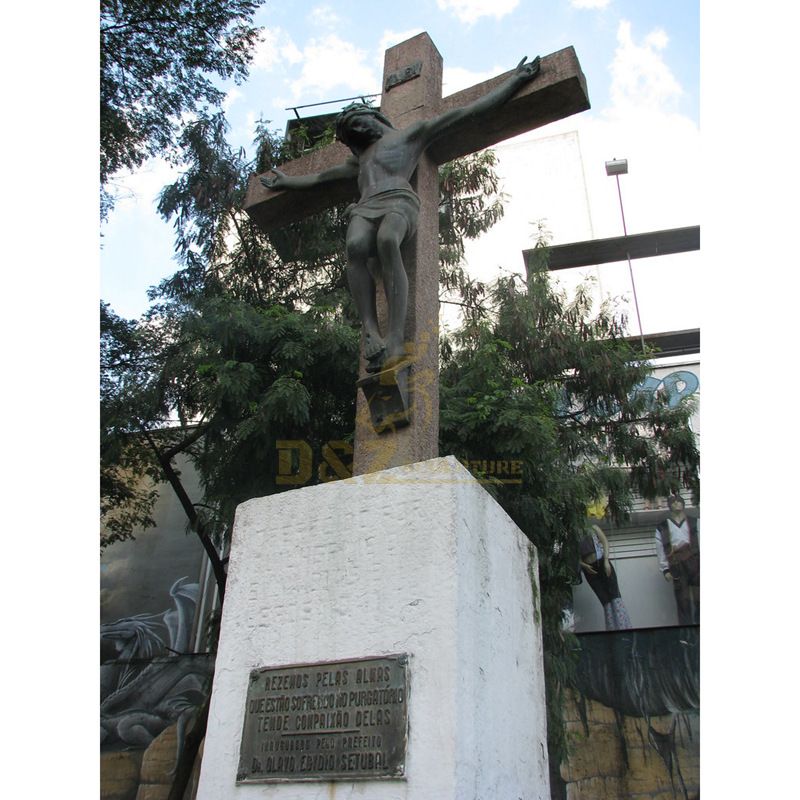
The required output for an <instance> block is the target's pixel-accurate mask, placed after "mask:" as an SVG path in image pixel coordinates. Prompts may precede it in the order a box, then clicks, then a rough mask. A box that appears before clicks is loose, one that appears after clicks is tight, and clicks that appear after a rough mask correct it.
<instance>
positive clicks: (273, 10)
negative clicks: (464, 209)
mask: <svg viewBox="0 0 800 800" xmlns="http://www.w3.org/2000/svg"><path fill="white" fill-rule="evenodd" d="M256 22H257V24H259V25H262V26H264V35H263V41H262V44H261V45H260V46H259V49H258V51H257V53H256V58H255V60H254V63H253V66H252V68H251V73H250V78H249V80H248V81H247V82H246V83H245V84H243V85H241V86H231V87H230V92H229V95H228V97H227V100H226V110H227V114H228V119H229V122H230V125H231V131H230V138H231V141H232V142H233V143H234V144H235V145H237V146H242V147H245V148H246V149H248V150H251V149H252V138H253V126H254V122H255V120H256V119H258V118H259V117H263V118H264V119H267V120H270V121H271V126H272V127H274V128H275V129H276V130H283V128H284V126H285V123H286V120H287V118H288V117H290V116H293V112H291V111H286V108H287V107H290V106H298V105H305V104H310V103H319V102H322V101H326V100H331V99H337V98H342V97H349V96H353V95H357V94H362V93H372V92H377V91H378V90H379V87H380V84H381V72H382V62H383V53H384V50H385V49H386V48H387V47H389V46H391V45H393V44H396V43H398V42H400V41H403V40H404V39H406V38H409V37H410V36H412V35H414V34H416V33H418V32H420V31H423V30H425V31H427V32H428V33H429V34H430V36H431V38H432V39H433V41H434V43H435V44H436V46H437V48H438V49H439V52H440V53H441V54H442V56H443V59H444V65H445V66H444V94H450V93H452V92H455V91H458V90H460V89H462V88H465V87H467V86H470V85H472V84H474V83H477V82H480V81H482V80H485V79H486V78H488V77H491V76H493V75H496V74H498V73H500V72H504V71H506V70H508V69H511V68H512V67H513V66H515V65H516V63H517V62H518V61H519V59H520V58H521V57H522V56H523V55H527V56H528V57H529V58H532V57H533V56H535V55H537V54H541V55H546V54H548V53H551V52H554V51H556V50H559V49H561V48H563V47H566V46H568V45H572V46H574V47H575V49H576V52H577V54H578V58H579V60H580V62H581V66H582V68H583V71H584V74H585V75H586V78H587V82H588V86H589V94H590V99H591V102H592V110H591V111H590V112H586V113H584V114H582V115H580V119H578V118H577V117H576V118H572V119H570V120H565V121H564V124H561V125H559V124H557V125H556V126H548V127H547V128H544V129H541V130H540V131H537V132H536V135H537V136H542V135H547V134H548V133H555V134H558V133H563V132H565V131H568V130H576V129H577V128H579V127H580V128H581V129H582V128H583V126H586V125H590V126H591V125H592V124H594V133H593V134H592V135H591V136H589V135H588V134H584V133H581V137H582V138H581V145H582V146H583V147H584V148H586V146H587V145H586V143H585V140H586V139H588V140H591V141H595V142H598V145H597V146H598V147H599V150H598V154H597V155H595V156H594V158H593V164H594V166H598V164H599V166H600V168H602V162H601V161H598V159H600V158H601V157H602V158H603V159H607V158H612V157H614V156H619V157H622V156H626V157H628V158H629V159H631V160H632V166H631V175H630V176H629V180H628V183H629V185H627V186H626V192H627V191H629V192H630V200H629V201H628V199H627V198H626V202H630V204H631V208H632V209H634V208H636V207H637V206H638V207H639V208H642V207H647V206H649V205H650V204H649V203H644V202H641V201H640V200H639V196H640V195H641V194H642V193H644V192H645V191H646V189H645V186H646V185H647V180H648V179H649V181H650V186H651V187H652V186H653V183H655V184H656V185H659V180H660V179H659V178H658V175H655V177H654V174H653V173H651V172H648V171H647V170H643V164H644V163H646V161H647V160H648V155H647V154H645V155H644V156H640V155H639V150H641V147H639V149H638V150H635V156H634V154H632V153H631V152H630V149H629V150H628V151H627V152H625V153H623V152H621V150H620V151H619V152H607V153H605V150H604V149H603V148H604V147H605V149H608V148H609V147H612V146H614V145H616V146H618V147H619V148H621V149H623V150H624V149H625V144H626V142H625V137H619V136H616V135H615V133H614V132H615V131H619V130H623V129H627V130H628V132H629V134H631V133H632V132H634V131H635V134H636V140H637V141H638V142H639V143H640V144H641V143H643V142H650V143H651V145H652V146H651V147H650V150H649V153H650V154H652V162H653V163H654V164H656V163H657V162H658V160H659V157H660V155H659V154H660V153H663V152H664V150H665V149H670V150H673V151H674V150H676V149H681V148H682V149H683V150H685V151H687V158H689V159H691V160H692V161H694V160H695V159H696V158H697V153H698V147H699V135H698V134H699V131H698V123H699V9H698V3H697V2H696V0H676V2H672V3H665V2H652V1H651V0H646V1H645V2H641V1H640V2H630V1H628V0H540V1H537V2H531V1H530V0H422V2H414V3H405V4H402V3H394V4H384V3H374V2H372V3H368V2H364V1H363V0H350V1H349V2H342V0H332V1H331V2H313V1H310V0H295V1H294V2H292V3H284V2H268V3H267V4H265V6H264V7H263V8H262V9H261V10H260V11H259V13H258V16H257V19H256ZM336 108H337V107H336V106H335V105H334V106H330V107H325V108H324V109H320V110H326V111H327V110H330V111H333V110H336ZM301 113H315V111H314V110H312V111H310V112H301ZM634 118H635V123H634V122H629V120H631V119H634ZM673 129H674V130H676V131H677V133H675V134H674V135H673V136H672V137H671V140H670V143H669V145H665V146H664V147H660V145H659V143H660V142H663V141H665V140H666V138H667V137H669V136H670V131H671V130H673ZM598 131H602V133H600V134H598ZM600 142H602V144H599V143H600ZM606 142H608V143H607V144H606ZM590 149H591V148H590ZM601 150H603V152H604V153H605V155H602V156H601V155H600V151H601ZM688 151H690V152H688ZM586 157H587V155H586V153H585V152H584V158H586ZM671 157H672V158H673V159H675V158H677V157H678V154H677V153H674V152H673V153H672V156H671ZM634 158H636V161H635V160H633V159H634ZM661 160H662V163H663V158H662V159H661ZM637 161H638V164H637ZM594 162H597V163H594ZM634 164H636V166H638V177H637V170H635V169H634ZM666 172H667V173H669V172H671V170H669V169H667V170H666ZM672 172H674V171H672ZM171 175H174V173H171V172H170V170H169V168H168V167H167V166H166V165H165V164H164V163H163V162H160V161H158V160H154V161H152V162H149V163H148V164H147V165H145V167H144V168H143V169H142V170H140V171H139V172H138V173H137V174H135V175H132V176H120V177H119V186H120V190H121V196H122V199H121V200H120V201H119V203H118V206H117V208H116V209H115V211H114V212H112V215H111V218H110V221H109V222H108V223H107V224H105V225H104V226H103V228H102V233H103V239H102V250H101V256H100V258H101V296H102V298H103V299H104V300H107V301H109V302H110V303H111V305H112V307H113V308H114V309H115V310H116V311H117V312H118V313H120V314H123V315H124V316H128V317H135V316H138V315H139V314H140V313H141V312H142V311H143V310H144V309H145V308H146V306H147V300H146V290H147V288H148V287H149V286H150V285H153V284H155V283H157V282H158V281H159V280H160V279H161V278H163V277H165V276H167V275H169V274H171V273H172V272H173V271H174V269H175V268H176V264H175V262H174V261H173V260H172V231H171V227H170V225H169V224H167V223H164V222H163V221H161V220H160V219H159V218H158V217H157V215H156V213H155V210H154V209H155V198H156V196H157V194H158V192H159V190H160V189H161V188H162V187H163V186H164V185H165V184H166V183H167V182H169V180H170V179H171ZM637 180H638V182H639V184H640V185H641V187H642V188H641V189H637ZM532 181H535V176H532ZM598 186H600V187H601V188H600V189H599V191H603V190H604V189H608V188H610V187H608V186H605V187H603V186H602V185H601V184H598ZM683 189H684V187H682V186H678V185H675V186H670V187H668V190H666V189H664V187H663V186H662V188H661V191H660V192H659V203H658V206H659V207H668V206H669V199H670V197H672V196H673V195H675V194H676V193H678V192H680V191H681V190H683ZM684 193H685V191H684ZM513 199H514V198H512V200H513ZM517 199H519V201H520V202H522V200H521V199H520V198H517ZM606 199H607V198H600V200H599V201H594V200H593V208H594V205H598V207H602V206H604V205H605V206H607V207H608V209H609V212H608V213H609V221H608V223H607V225H605V226H604V225H602V224H600V225H599V231H598V230H595V229H596V228H598V225H597V224H594V225H593V226H592V233H593V235H595V236H600V235H615V234H617V233H619V232H620V231H618V230H617V229H616V228H617V227H618V226H619V212H618V209H614V205H613V203H612V202H606ZM611 200H612V201H614V202H616V195H614V196H613V197H611ZM673 205H674V204H673ZM594 213H595V215H596V214H597V213H600V215H601V216H602V211H600V212H594ZM631 213H634V212H631ZM542 214H543V215H544V216H547V209H546V208H545V209H544V211H543V212H542ZM634 215H635V213H634ZM686 215H687V219H686V221H684V222H681V223H680V224H696V223H697V218H696V215H694V217H692V218H688V217H689V216H691V215H690V212H689V211H688V210H687V211H686ZM652 217H653V218H654V222H653V223H650V221H649V219H647V220H645V219H643V220H642V221H641V223H642V224H641V225H640V226H639V228H638V230H644V229H646V225H651V227H668V226H669V224H670V223H669V222H666V223H664V224H660V221H661V220H659V213H658V211H657V209H653V214H652ZM661 218H662V219H663V215H661ZM629 228H630V229H631V230H635V226H633V227H632V226H631V225H629ZM523 246H526V245H525V243H523ZM527 246H529V245H527ZM507 260H508V261H514V260H516V255H514V256H509V258H508V259H507ZM506 266H510V265H509V264H507V265H506ZM514 266H515V267H516V264H514ZM482 277H490V275H486V276H482Z"/></svg>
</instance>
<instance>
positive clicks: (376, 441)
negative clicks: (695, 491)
mask: <svg viewBox="0 0 800 800" xmlns="http://www.w3.org/2000/svg"><path fill="white" fill-rule="evenodd" d="M517 73H520V74H517ZM534 77H535V80H533V78H534ZM498 92H500V93H501V94H500V96H499V97H498V94H497V93H498ZM498 100H499V102H498ZM487 101H488V102H487ZM587 108H589V98H588V95H587V91H586V82H585V79H584V77H583V73H582V72H581V68H580V64H579V63H578V59H577V56H576V55H575V51H574V50H573V49H572V48H571V47H567V48H564V49H563V50H559V51H558V52H556V53H551V54H550V55H547V56H543V57H542V58H541V61H539V60H538V59H537V61H533V62H530V63H527V62H526V61H525V60H523V62H522V63H521V64H520V66H519V68H518V69H517V70H511V71H510V72H507V73H505V74H503V75H498V76H495V77H494V78H490V79H489V80H487V81H484V82H483V83H480V84H477V85H475V86H471V87H469V88H467V89H464V90H462V91H460V92H456V93H454V94H451V95H448V96H446V97H443V96H442V57H441V55H440V54H439V52H438V50H437V49H436V47H435V45H434V44H433V42H432V41H431V39H430V37H429V36H428V35H427V34H426V33H421V34H419V35H417V36H414V37H413V38H411V39H408V40H407V41H405V42H401V43H400V44H398V45H395V46H394V47H391V48H389V49H388V50H387V51H386V55H385V62H384V76H383V93H382V95H381V103H380V110H379V111H378V109H370V110H369V111H367V110H366V109H364V108H363V106H362V107H361V108H360V109H358V110H360V111H361V112H362V113H352V112H356V111H357V108H349V109H346V110H345V111H347V112H351V113H346V114H345V113H343V115H342V116H341V118H340V123H341V124H340V139H341V141H336V142H333V143H331V144H330V145H327V146H326V147H324V148H321V149H319V150H315V151H312V152H310V153H307V154H305V155H303V156H302V157H301V158H297V159H295V160H293V161H289V162H287V163H285V164H282V165H280V173H279V172H273V173H272V174H266V175H259V176H256V175H253V176H252V177H251V179H250V183H249V185H248V190H247V198H246V200H245V208H246V210H247V213H248V214H249V215H250V217H251V218H252V219H253V221H254V222H255V223H256V224H258V225H259V226H260V227H261V228H262V229H263V230H265V231H272V230H275V229H277V228H280V227H282V226H284V225H287V224H290V223H292V222H295V221H297V220H300V219H303V218H305V217H307V216H309V215H310V214H314V213H317V212H319V211H322V210H324V209H326V208H329V207H330V206H332V205H334V204H335V203H341V202H352V201H353V200H357V202H356V203H354V204H353V205H352V206H351V207H350V220H349V223H350V230H349V234H348V242H347V246H348V255H349V258H348V260H349V261H351V266H350V268H349V272H350V274H349V276H348V277H349V282H350V285H351V289H352V291H353V294H354V295H355V297H356V302H357V303H358V308H359V312H360V314H361V317H362V320H363V321H364V325H363V328H364V353H363V359H364V360H363V370H364V371H365V372H366V373H367V374H366V377H363V378H361V379H360V380H359V381H358V386H359V390H358V392H357V400H356V432H355V442H354V453H353V473H354V474H355V475H361V474H366V473H372V472H378V471H381V470H385V469H388V468H391V467H394V466H400V465H401V464H409V463H413V462H415V461H424V460H426V459H429V458H435V457H436V456H437V455H438V454H439V450H438V432H439V385H438V370H439V238H438V229H439V213H438V212H439V208H438V200H439V181H438V171H437V170H438V165H439V164H443V163H445V162H446V161H451V160H452V159H454V158H459V157H461V156H465V155H467V154H468V153H473V152H475V151H477V150H482V149H483V148H485V147H490V146H491V145H493V144H497V143H498V142H501V141H503V140H504V139H508V138H509V137H511V136H516V135H518V134H520V133H523V132H525V131H529V130H532V129H534V128H538V127H541V126H542V125H546V124H547V123H549V122H554V121H555V120H558V119H563V118H564V117H567V116H569V115H571V114H575V113H578V112H580V111H584V110H585V109H587ZM482 109H483V111H482ZM354 127H355V128H360V129H361V130H360V131H358V132H355V131H353V128H354ZM351 132H353V136H352V138H351ZM377 134H380V135H378V137H377V139H376V140H375V141H374V142H371V143H370V137H371V136H376V135H377ZM345 141H346V144H345ZM348 148H350V149H348ZM415 167H416V169H415ZM281 174H282V175H283V177H282V178H281ZM276 176H277V177H276ZM320 176H326V178H327V180H324V181H322V182H321V181H320ZM281 181H284V182H283V183H281ZM291 186H295V187H303V186H305V187H306V189H310V191H303V190H301V191H297V190H296V189H293V188H290V187H291ZM409 189H410V190H411V191H409ZM386 192H391V194H384V193H386ZM414 195H416V196H417V197H419V214H418V215H417V210H416V209H417V203H416V200H415V198H414ZM390 212H391V213H390ZM381 231H383V232H381ZM384 239H386V240H388V241H384ZM399 243H401V244H402V248H401V250H400V255H398V244H399ZM379 248H382V249H383V248H385V249H386V250H387V251H389V250H391V253H390V254H389V255H388V256H387V258H386V259H382V258H381V259H379V257H378V250H379ZM366 254H369V255H368V256H367V255H366ZM382 260H385V263H386V264H388V265H389V267H388V268H387V267H386V266H384V267H383V269H382V271H383V275H381V276H380V280H381V282H383V283H384V292H376V289H375V284H376V281H375V277H377V276H378V273H379V272H381V263H380V262H381V261H382ZM395 275H396V276H397V279H396V280H394V283H393V284H392V281H393V278H394V277H395ZM406 281H407V284H406ZM406 286H407V288H406ZM384 294H385V295H386V297H387V298H388V302H386V300H385V298H384ZM376 295H377V296H376ZM359 298H361V299H359ZM376 306H377V315H376V314H375V308H376ZM391 306H394V308H393V309H392V307H391ZM403 318H405V325H404V329H403V324H402V319H403ZM376 319H377V321H378V323H379V324H380V327H378V325H376V324H375V320H376ZM367 320H369V322H367ZM381 331H383V332H384V333H383V335H382V334H381ZM404 357H405V358H407V360H403V359H404ZM398 358H399V359H401V363H400V364H399V365H395V366H393V365H392V364H393V362H394V361H395V360H396V359H398ZM381 367H383V371H382V372H372V370H374V369H378V370H380V369H381ZM389 395H392V396H393V397H394V400H397V399H398V397H400V399H401V400H402V402H401V403H400V407H401V411H400V413H399V414H395V413H394V409H395V408H397V407H398V406H397V405H396V404H395V405H392V404H390V403H388V402H387V403H385V404H384V399H385V398H386V397H387V396H389ZM393 402H394V401H393ZM376 422H378V423H379V424H377V425H376ZM404 423H405V424H404ZM387 431H391V435H387Z"/></svg>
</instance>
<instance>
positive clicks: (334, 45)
mask: <svg viewBox="0 0 800 800" xmlns="http://www.w3.org/2000/svg"><path fill="white" fill-rule="evenodd" d="M366 59H367V53H366V52H365V51H363V50H359V49H357V48H356V47H355V45H353V44H352V43H351V42H345V41H344V40H343V39H340V38H339V37H338V36H336V34H328V35H327V36H324V37H322V38H320V39H311V40H310V41H309V42H308V44H306V46H305V47H304V48H303V53H302V62H303V67H302V71H301V73H300V77H299V78H298V79H297V80H296V81H293V82H292V83H291V86H290V88H291V92H292V97H293V102H297V101H298V100H301V99H303V100H309V99H312V98H313V99H315V100H325V99H327V97H326V95H327V94H329V93H330V91H331V90H332V89H334V88H335V87H342V88H344V89H347V90H350V91H353V92H373V91H376V90H378V89H380V85H381V79H380V75H379V73H378V72H377V71H376V70H375V69H374V68H373V67H371V66H369V65H368V64H367V63H366Z"/></svg>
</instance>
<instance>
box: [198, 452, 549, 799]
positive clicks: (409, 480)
mask: <svg viewBox="0 0 800 800" xmlns="http://www.w3.org/2000/svg"><path fill="white" fill-rule="evenodd" d="M536 572H537V570H536V551H535V549H534V548H533V546H532V545H531V544H530V543H529V542H528V540H527V539H526V538H525V536H523V534H522V533H521V532H520V531H519V529H518V528H517V527H516V526H515V525H514V523H513V522H512V521H511V520H510V519H509V517H508V516H507V515H506V514H505V512H504V511H503V510H502V509H501V508H500V506H499V505H498V504H497V503H496V502H495V501H494V500H493V499H492V498H491V497H490V495H489V494H488V493H487V492H486V491H485V490H484V489H483V487H482V486H480V484H479V483H478V482H477V481H476V480H475V479H474V478H473V477H472V476H471V475H470V474H469V473H468V472H467V470H465V469H464V467H463V466H461V464H459V463H458V461H457V460H456V459H455V458H452V457H449V458H439V459H433V460H431V461H425V462H422V463H417V464H412V465H409V466H404V467H398V468H396V469H392V470H386V471H384V472H379V473H373V474H369V475H362V476H359V477H357V478H352V479H349V480H345V481H338V482H335V483H330V484H324V485H320V486H314V487H308V488H303V489H296V490H293V491H289V492H285V493H283V494H280V495H275V496H271V497H265V498H259V499H256V500H251V501H249V502H247V503H244V504H243V505H241V506H240V507H239V509H238V511H237V514H236V524H235V528H234V535H233V547H232V551H231V560H230V567H229V578H228V588H227V594H226V599H225V609H224V613H223V620H222V634H221V636H220V643H219V653H218V655H217V662H216V674H215V677H214V690H213V699H212V703H211V710H210V715H209V723H208V735H207V737H206V743H205V751H204V756H203V765H202V772H201V776H200V787H199V792H198V800H233V799H234V798H237V799H238V800H254V798H270V800H272V798H276V799H277V800H331V798H341V799H343V798H365V799H366V798H369V800H434V799H435V800H488V799H489V798H498V799H502V800H518V798H522V800H539V799H541V800H546V798H549V796H550V793H549V788H548V769H547V755H546V727H545V724H546V723H545V705H544V676H543V671H542V644H541V633H540V630H539V626H538V624H537V623H536V622H535V620H536V619H538V610H537V609H536V608H534V595H536V601H535V602H536V604H537V606H538V587H537V588H535V589H534V590H532V584H531V574H534V575H536ZM400 652H405V653H408V654H409V656H410V660H409V667H408V669H409V675H410V692H409V739H408V749H407V753H406V777H405V779H404V780H383V781H374V780H370V781H355V782H337V783H333V782H317V783H289V784H247V785H242V786H236V783H235V780H236V769H237V766H238V760H239V744H240V740H241V734H242V723H243V717H244V702H245V696H246V693H247V680H248V675H249V672H250V670H251V669H253V668H255V667H262V666H277V665H281V664H290V663H304V662H306V663H307V662H315V661H330V660H336V659H350V658H359V657H364V656H377V655H385V654H389V653H400Z"/></svg>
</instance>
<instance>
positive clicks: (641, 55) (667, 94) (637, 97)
mask: <svg viewBox="0 0 800 800" xmlns="http://www.w3.org/2000/svg"><path fill="white" fill-rule="evenodd" d="M668 44H669V37H668V36H667V34H666V33H665V32H664V31H663V30H661V29H658V28H657V29H655V30H653V31H651V32H650V33H649V34H648V35H647V36H646V37H645V38H644V42H643V44H641V45H637V44H636V43H635V42H634V41H633V37H632V35H631V24H630V22H628V21H627V20H622V21H621V22H620V24H619V28H618V29H617V49H616V51H615V53H614V61H613V62H612V64H611V77H612V81H611V100H612V103H613V105H614V106H615V107H616V109H617V111H619V110H621V109H625V110H628V109H630V110H637V109H638V110H642V109H653V108H663V107H666V106H668V105H669V104H671V103H672V102H674V101H676V100H677V99H678V98H679V97H680V96H681V94H682V93H683V90H682V89H681V86H680V84H679V83H678V81H677V80H676V79H675V76H674V75H673V74H672V72H671V71H670V69H669V67H668V66H667V64H666V63H665V62H664V59H663V56H662V55H661V51H663V50H665V49H666V47H667V45H668Z"/></svg>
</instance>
